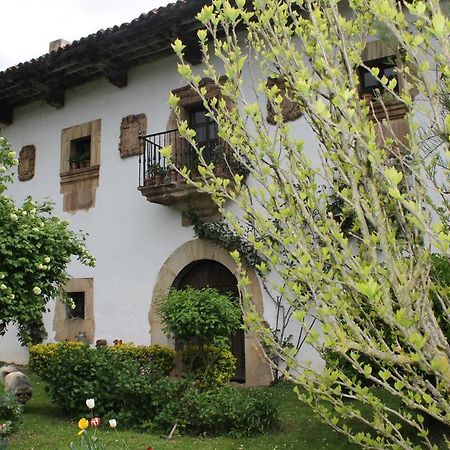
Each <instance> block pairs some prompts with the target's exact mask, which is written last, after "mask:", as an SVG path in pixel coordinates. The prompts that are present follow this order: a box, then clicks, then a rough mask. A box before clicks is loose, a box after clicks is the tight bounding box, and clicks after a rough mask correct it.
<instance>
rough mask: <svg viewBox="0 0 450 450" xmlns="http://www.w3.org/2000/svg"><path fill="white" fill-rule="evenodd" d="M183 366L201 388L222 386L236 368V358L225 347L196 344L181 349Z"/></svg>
mask: <svg viewBox="0 0 450 450" xmlns="http://www.w3.org/2000/svg"><path fill="white" fill-rule="evenodd" d="M182 360H183V368H184V370H185V371H186V373H187V374H188V376H189V375H192V377H193V378H194V379H195V380H196V382H197V385H198V386H199V387H201V388H211V387H214V386H224V385H226V384H227V383H228V382H229V381H230V378H231V377H232V376H233V374H234V371H235V370H236V358H235V357H234V356H233V354H232V353H231V352H230V351H229V350H227V349H225V348H219V347H214V346H212V345H209V346H205V347H199V346H196V345H193V346H189V347H186V348H184V349H183V352H182Z"/></svg>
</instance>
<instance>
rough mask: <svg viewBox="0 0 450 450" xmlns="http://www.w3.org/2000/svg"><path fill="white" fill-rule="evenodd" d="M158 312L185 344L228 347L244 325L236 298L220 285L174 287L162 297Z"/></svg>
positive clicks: (178, 339)
mask: <svg viewBox="0 0 450 450" xmlns="http://www.w3.org/2000/svg"><path fill="white" fill-rule="evenodd" d="M158 314H159V315H160V316H161V319H162V322H163V324H164V331H165V332H168V333H172V334H173V335H174V336H175V337H176V339H177V341H178V342H179V343H181V344H189V345H196V344H197V345H215V346H219V347H223V346H225V347H227V346H229V345H230V343H229V341H230V336H231V335H232V334H233V333H235V332H236V331H237V330H238V328H239V327H240V325H241V310H240V309H239V306H238V305H237V304H236V302H235V300H234V299H233V298H232V297H231V296H229V295H225V294H220V293H219V292H218V291H217V289H213V288H204V289H193V288H191V287H187V288H185V289H171V290H170V291H169V293H168V294H167V295H166V296H165V297H164V298H162V299H161V301H160V304H159V308H158Z"/></svg>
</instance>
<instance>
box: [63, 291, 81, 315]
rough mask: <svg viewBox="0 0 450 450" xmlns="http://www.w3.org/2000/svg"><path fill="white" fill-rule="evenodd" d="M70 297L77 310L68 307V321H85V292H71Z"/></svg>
mask: <svg viewBox="0 0 450 450" xmlns="http://www.w3.org/2000/svg"><path fill="white" fill-rule="evenodd" d="M68 294H69V296H70V297H71V298H72V300H73V302H74V304H75V308H74V309H71V308H70V307H69V306H68V307H67V318H68V319H83V320H84V319H85V293H84V292H69V293H68Z"/></svg>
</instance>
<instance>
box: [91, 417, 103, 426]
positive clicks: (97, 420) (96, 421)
mask: <svg viewBox="0 0 450 450" xmlns="http://www.w3.org/2000/svg"><path fill="white" fill-rule="evenodd" d="M100 423H101V420H100V417H93V418H92V419H91V425H92V426H93V427H98V426H100Z"/></svg>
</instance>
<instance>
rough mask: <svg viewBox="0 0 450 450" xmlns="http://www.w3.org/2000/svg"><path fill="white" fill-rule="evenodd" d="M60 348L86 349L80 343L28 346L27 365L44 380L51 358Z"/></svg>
mask: <svg viewBox="0 0 450 450" xmlns="http://www.w3.org/2000/svg"><path fill="white" fill-rule="evenodd" d="M62 346H64V347H67V348H74V349H85V348H86V345H85V344H84V343H82V342H64V343H61V342H55V343H49V344H36V345H30V346H29V347H28V351H29V354H30V358H29V361H28V365H29V366H30V369H31V370H33V371H34V372H36V373H37V374H39V375H40V376H42V377H44V379H45V373H46V372H47V370H48V368H49V366H50V364H51V362H52V358H54V357H55V356H56V354H57V353H58V351H59V350H60V349H61V348H62Z"/></svg>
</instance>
